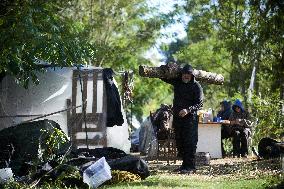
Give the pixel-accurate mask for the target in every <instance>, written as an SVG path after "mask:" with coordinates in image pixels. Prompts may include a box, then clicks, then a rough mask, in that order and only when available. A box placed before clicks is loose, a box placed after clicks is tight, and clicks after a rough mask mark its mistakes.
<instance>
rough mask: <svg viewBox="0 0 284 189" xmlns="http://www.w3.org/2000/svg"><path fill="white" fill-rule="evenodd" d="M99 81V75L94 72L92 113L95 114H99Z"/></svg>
mask: <svg viewBox="0 0 284 189" xmlns="http://www.w3.org/2000/svg"><path fill="white" fill-rule="evenodd" d="M97 79H98V73H97V72H95V71H94V72H93V106H92V109H93V110H92V112H93V114H96V112H97V94H98V93H97Z"/></svg>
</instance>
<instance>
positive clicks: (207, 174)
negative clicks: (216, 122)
mask: <svg viewBox="0 0 284 189" xmlns="http://www.w3.org/2000/svg"><path fill="white" fill-rule="evenodd" d="M181 163H182V162H181V161H177V162H176V163H173V161H172V162H170V163H169V164H167V162H166V161H149V162H148V165H149V169H150V171H151V174H177V173H173V170H174V169H176V168H178V167H179V166H180V165H181ZM281 171H283V170H281V161H280V159H279V158H277V159H270V160H257V159H255V158H223V159H214V160H211V161H210V165H208V166H197V171H196V173H195V174H192V175H191V176H193V177H204V179H207V178H216V177H217V178H224V179H226V178H230V179H239V178H245V179H251V178H257V177H260V176H263V175H281Z"/></svg>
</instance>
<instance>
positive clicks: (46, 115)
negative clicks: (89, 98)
mask: <svg viewBox="0 0 284 189" xmlns="http://www.w3.org/2000/svg"><path fill="white" fill-rule="evenodd" d="M85 103H86V102H85ZM79 107H82V105H79V106H71V107H70V108H66V109H64V110H60V111H56V112H52V113H49V114H43V115H42V116H39V117H36V118H33V119H29V120H27V121H24V122H23V123H27V122H31V121H34V120H37V119H41V118H44V117H48V116H51V115H54V114H58V113H61V112H65V111H68V110H72V109H76V108H79Z"/></svg>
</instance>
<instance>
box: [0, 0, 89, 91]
mask: <svg viewBox="0 0 284 189" xmlns="http://www.w3.org/2000/svg"><path fill="white" fill-rule="evenodd" d="M68 2H69V1H67V0H64V1H57V0H55V1H42V0H38V1H31V0H23V1H20V0H14V1H3V2H1V7H3V9H2V11H1V25H0V28H1V29H0V36H1V37H0V44H1V45H0V60H1V63H0V71H1V72H3V71H4V72H6V73H7V74H9V75H12V76H14V77H15V78H16V79H18V80H19V81H20V82H21V83H22V84H23V85H24V86H26V87H27V84H28V82H29V80H30V79H32V80H33V81H34V82H37V78H36V75H35V72H34V71H35V70H39V67H38V66H37V65H36V64H35V62H36V61H41V60H44V61H47V62H49V63H51V64H52V65H57V66H70V65H72V64H74V63H84V62H85V61H86V58H87V57H88V54H89V51H90V48H89V46H88V42H87V40H86V38H84V35H83V34H82V33H83V31H84V26H83V25H82V24H80V23H79V22H77V21H75V20H72V19H70V18H68V17H65V16H64V15H62V14H61V13H62V11H63V8H64V7H62V5H64V4H66V3H68Z"/></svg>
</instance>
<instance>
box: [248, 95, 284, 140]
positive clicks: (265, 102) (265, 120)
mask: <svg viewBox="0 0 284 189" xmlns="http://www.w3.org/2000/svg"><path fill="white" fill-rule="evenodd" d="M282 103H283V101H282ZM251 107H252V115H253V116H254V117H255V118H257V119H258V123H257V124H256V125H255V127H254V128H253V130H254V135H253V145H257V144H258V142H259V141H260V139H262V138H264V137H270V138H273V139H276V140H281V136H282V135H283V125H284V124H283V119H284V116H283V114H282V112H281V101H280V97H279V92H278V93H273V94H266V95H265V96H263V97H260V96H256V95H254V96H253V98H252V104H251Z"/></svg>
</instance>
